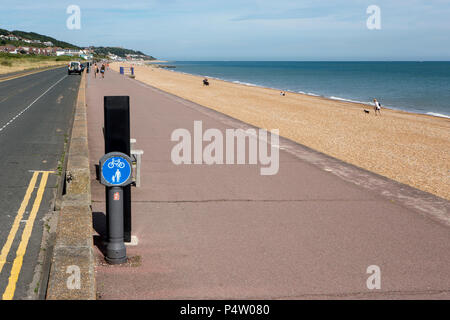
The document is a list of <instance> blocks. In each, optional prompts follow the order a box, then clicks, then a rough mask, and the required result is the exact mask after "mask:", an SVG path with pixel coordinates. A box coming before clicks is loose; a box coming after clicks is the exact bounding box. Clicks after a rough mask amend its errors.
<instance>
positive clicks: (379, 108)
mask: <svg viewBox="0 0 450 320" xmlns="http://www.w3.org/2000/svg"><path fill="white" fill-rule="evenodd" d="M373 102H374V103H375V107H374V110H375V115H377V112H378V114H379V115H380V116H381V104H380V103H379V102H378V101H377V99H373Z"/></svg>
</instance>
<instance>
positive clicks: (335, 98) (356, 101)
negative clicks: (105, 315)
mask: <svg viewBox="0 0 450 320" xmlns="http://www.w3.org/2000/svg"><path fill="white" fill-rule="evenodd" d="M330 99H333V100H338V101H344V102H353V103H362V104H371V105H374V103H373V102H364V101H358V100H350V99H344V98H339V97H334V96H331V97H330Z"/></svg>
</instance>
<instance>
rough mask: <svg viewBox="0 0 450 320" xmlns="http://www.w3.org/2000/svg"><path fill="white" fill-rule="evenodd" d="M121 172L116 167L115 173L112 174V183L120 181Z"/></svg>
mask: <svg viewBox="0 0 450 320" xmlns="http://www.w3.org/2000/svg"><path fill="white" fill-rule="evenodd" d="M121 176H122V174H121V173H120V171H119V169H117V171H116V173H115V174H114V175H113V176H112V181H113V183H120V177H121Z"/></svg>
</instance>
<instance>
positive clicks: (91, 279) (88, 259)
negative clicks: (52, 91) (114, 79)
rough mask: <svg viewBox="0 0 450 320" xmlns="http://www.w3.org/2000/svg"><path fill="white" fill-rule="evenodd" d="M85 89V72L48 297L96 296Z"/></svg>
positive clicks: (57, 230)
mask: <svg viewBox="0 0 450 320" xmlns="http://www.w3.org/2000/svg"><path fill="white" fill-rule="evenodd" d="M85 91H86V73H83V74H82V79H81V83H80V88H79V91H78V98H77V104H76V109H75V115H74V121H73V127H72V135H71V139H70V144H69V150H68V158H67V169H66V194H65V195H64V196H63V199H62V203H61V210H60V211H59V213H58V225H57V229H56V240H55V245H54V248H53V256H52V261H51V269H50V276H49V281H48V288H47V299H48V300H94V299H95V298H96V283H95V270H94V267H95V260H94V249H93V228H92V211H91V187H90V171H89V149H88V135H87V112H86V94H85Z"/></svg>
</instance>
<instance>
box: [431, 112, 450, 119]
mask: <svg viewBox="0 0 450 320" xmlns="http://www.w3.org/2000/svg"><path fill="white" fill-rule="evenodd" d="M427 114H428V115H430V116H435V117H440V118H447V119H450V116H448V115H445V114H441V113H436V112H427Z"/></svg>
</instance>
